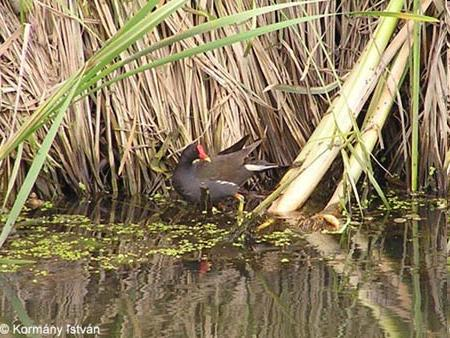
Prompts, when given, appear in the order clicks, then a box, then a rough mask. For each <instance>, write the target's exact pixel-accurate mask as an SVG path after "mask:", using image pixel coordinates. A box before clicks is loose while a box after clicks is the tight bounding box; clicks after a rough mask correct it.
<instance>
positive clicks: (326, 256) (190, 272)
mask: <svg viewBox="0 0 450 338" xmlns="http://www.w3.org/2000/svg"><path fill="white" fill-rule="evenodd" d="M414 211H416V212H417V213H418V214H419V215H420V218H421V220H413V219H411V218H417V217H416V216H412V217H411V216H408V217H406V221H405V220H403V219H398V218H396V217H398V216H399V215H394V216H389V217H384V218H383V217H382V215H381V213H379V214H380V216H379V217H376V218H375V219H369V220H366V221H364V222H363V223H362V224H355V225H353V226H351V227H350V229H349V231H348V233H347V234H346V235H343V236H338V235H329V234H328V235H327V234H320V233H315V234H309V235H304V236H302V238H295V239H293V240H291V243H290V245H285V246H282V247H276V246H272V245H267V244H255V245H253V247H252V248H251V249H249V248H246V249H243V248H238V247H234V246H228V247H215V248H213V249H210V250H206V251H204V252H203V253H202V255H200V254H198V253H191V254H189V255H187V256H185V257H184V258H182V259H180V258H173V257H167V256H163V255H159V254H156V255H152V256H150V257H149V259H148V261H146V262H143V263H140V264H134V265H127V266H122V267H120V268H118V269H116V270H108V269H103V268H99V269H92V267H91V268H89V265H90V264H91V265H92V263H88V262H86V261H84V260H78V261H73V262H65V261H63V260H61V259H46V260H42V261H40V262H38V263H37V267H36V266H35V270H34V271H36V270H40V271H46V273H45V274H40V275H36V272H30V271H29V269H27V268H23V269H21V270H19V271H17V272H13V273H11V272H9V273H3V274H1V275H0V285H1V288H0V311H1V312H0V324H7V325H8V326H9V328H10V333H8V334H7V335H4V336H5V337H12V336H20V335H19V334H17V332H16V334H13V333H12V332H11V331H12V328H13V325H16V327H17V326H18V325H19V326H20V325H22V327H31V326H41V327H42V326H44V325H48V326H51V327H59V328H63V333H62V335H61V336H77V337H90V336H95V334H87V333H81V332H80V331H78V333H74V331H68V330H69V329H68V328H67V325H73V326H72V330H75V328H76V327H75V325H79V327H80V328H81V329H85V330H87V329H88V328H89V326H88V325H89V324H91V328H95V329H98V330H99V331H100V333H99V336H104V337H447V336H449V334H448V332H449V331H448V329H447V319H448V318H449V309H448V307H447V295H448V294H449V291H448V286H447V280H448V275H447V272H448V269H449V268H448V265H447V254H446V251H447V214H446V211H445V210H442V209H437V208H434V207H433V206H430V205H428V204H425V205H422V206H419V207H417V209H416V210H414ZM59 212H66V213H74V214H86V215H88V216H89V217H90V218H91V219H92V220H93V221H94V222H100V221H101V222H103V223H105V222H106V223H107V222H108V221H113V220H114V221H115V222H117V220H118V219H121V220H122V221H124V222H125V223H126V222H131V221H133V222H139V221H142V219H144V218H147V217H150V214H151V213H152V211H151V210H150V211H149V210H148V209H140V208H139V207H137V206H136V205H133V206H130V204H126V205H125V204H118V205H114V206H111V205H107V206H104V205H93V204H92V203H86V204H82V205H81V206H77V207H76V208H72V209H70V208H69V207H67V208H66V209H64V210H59ZM402 213H403V214H406V213H408V211H407V210H402ZM410 213H411V211H410ZM394 218H396V220H395V221H394ZM160 240H163V239H160ZM120 245H121V244H120V243H119V244H118V247H114V248H113V249H112V250H120ZM200 257H203V258H202V259H201V258H200ZM1 328H2V326H1V325H0V329H1ZM81 329H79V330H81ZM71 332H72V333H73V334H71ZM0 336H1V335H0ZM50 336H57V334H53V335H50Z"/></svg>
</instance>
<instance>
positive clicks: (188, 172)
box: [172, 135, 280, 210]
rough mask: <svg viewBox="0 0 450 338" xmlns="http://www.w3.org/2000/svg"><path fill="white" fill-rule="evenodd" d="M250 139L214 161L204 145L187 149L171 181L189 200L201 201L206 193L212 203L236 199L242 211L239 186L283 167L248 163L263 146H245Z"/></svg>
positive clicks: (254, 144)
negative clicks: (229, 198)
mask: <svg viewBox="0 0 450 338" xmlns="http://www.w3.org/2000/svg"><path fill="white" fill-rule="evenodd" d="M248 138H249V136H248V135H247V136H244V137H243V138H242V139H241V140H239V141H238V142H236V143H235V144H233V145H232V146H230V147H229V148H227V149H225V150H222V151H221V152H220V153H218V154H217V155H216V156H215V157H213V158H212V159H210V158H209V156H208V155H207V154H206V152H205V150H204V148H203V146H202V145H201V144H197V143H193V144H190V145H189V146H187V147H186V148H185V149H184V150H183V152H182V153H181V156H180V161H179V163H178V164H177V166H176V168H175V171H174V174H173V177H172V180H173V186H174V188H175V190H176V191H177V192H178V193H179V194H180V195H181V196H182V197H183V198H184V199H186V200H188V201H190V202H194V203H200V202H202V196H203V195H202V191H205V190H206V191H207V193H208V194H209V200H210V201H211V202H212V203H216V202H218V201H221V200H223V199H225V198H227V197H235V198H237V199H239V201H240V210H242V208H243V204H242V203H243V197H242V196H241V195H240V194H239V193H238V191H239V187H240V186H241V185H242V184H243V183H245V181H247V180H248V179H249V178H250V177H251V176H253V175H254V174H255V173H257V172H260V171H264V170H267V169H272V168H278V167H280V166H279V165H277V164H272V163H266V162H261V161H260V162H255V161H253V162H247V161H246V159H247V156H248V155H249V154H250V153H251V152H252V151H253V150H254V149H255V148H256V147H257V146H258V145H259V144H260V143H261V140H258V141H256V142H254V143H252V144H250V145H248V146H246V147H244V144H245V142H246V141H247V140H248Z"/></svg>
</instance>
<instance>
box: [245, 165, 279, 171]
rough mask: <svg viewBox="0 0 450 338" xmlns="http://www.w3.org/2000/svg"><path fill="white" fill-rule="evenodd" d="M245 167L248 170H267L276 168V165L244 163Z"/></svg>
mask: <svg viewBox="0 0 450 338" xmlns="http://www.w3.org/2000/svg"><path fill="white" fill-rule="evenodd" d="M244 167H245V169H247V170H248V171H262V170H267V169H271V168H278V165H276V164H272V165H270V164H244Z"/></svg>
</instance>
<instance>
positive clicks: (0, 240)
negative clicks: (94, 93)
mask: <svg viewBox="0 0 450 338" xmlns="http://www.w3.org/2000/svg"><path fill="white" fill-rule="evenodd" d="M83 74H84V70H81V72H79V73H77V74H76V75H77V76H74V77H73V78H72V81H68V84H70V85H71V86H72V88H71V90H70V92H69V94H68V95H67V96H66V97H65V99H64V102H63V104H62V105H61V107H60V109H59V111H58V113H57V115H56V117H55V120H54V121H53V124H52V126H51V127H50V130H49V131H48V134H47V136H46V137H45V139H44V141H43V142H42V145H41V148H40V149H39V151H38V153H37V154H36V157H35V159H34V161H33V163H32V164H31V167H30V169H29V171H28V174H27V176H26V178H25V181H24V182H23V184H22V186H21V188H20V190H19V193H18V194H17V198H16V200H15V202H14V205H13V207H12V209H11V211H10V213H9V215H8V219H7V220H6V224H5V225H4V226H3V229H2V232H1V234H0V248H1V247H2V246H3V244H4V243H5V241H6V239H7V238H8V236H9V234H10V232H11V230H12V228H13V226H14V224H15V222H16V220H17V217H18V216H19V214H20V211H21V210H22V208H23V206H24V204H25V202H26V200H27V197H28V195H29V194H30V192H31V189H32V188H33V186H34V183H35V182H36V179H37V177H38V175H39V172H40V171H41V169H42V166H43V165H44V162H45V160H46V158H47V154H48V152H49V150H50V147H51V146H52V143H53V140H54V139H55V136H56V134H57V132H58V129H59V126H60V125H61V123H62V121H63V118H64V114H65V112H66V110H67V108H68V107H69V105H70V104H71V102H72V100H73V98H74V96H75V93H76V90H77V88H78V86H79V85H80V82H81V79H82V78H83Z"/></svg>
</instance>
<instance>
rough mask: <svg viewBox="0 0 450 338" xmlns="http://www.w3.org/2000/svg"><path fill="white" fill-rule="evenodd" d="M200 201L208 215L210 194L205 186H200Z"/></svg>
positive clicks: (209, 211)
mask: <svg viewBox="0 0 450 338" xmlns="http://www.w3.org/2000/svg"><path fill="white" fill-rule="evenodd" d="M200 190H201V193H200V201H201V206H202V210H203V211H206V213H207V214H208V215H209V214H210V213H211V196H210V194H209V190H208V188H207V187H200Z"/></svg>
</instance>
